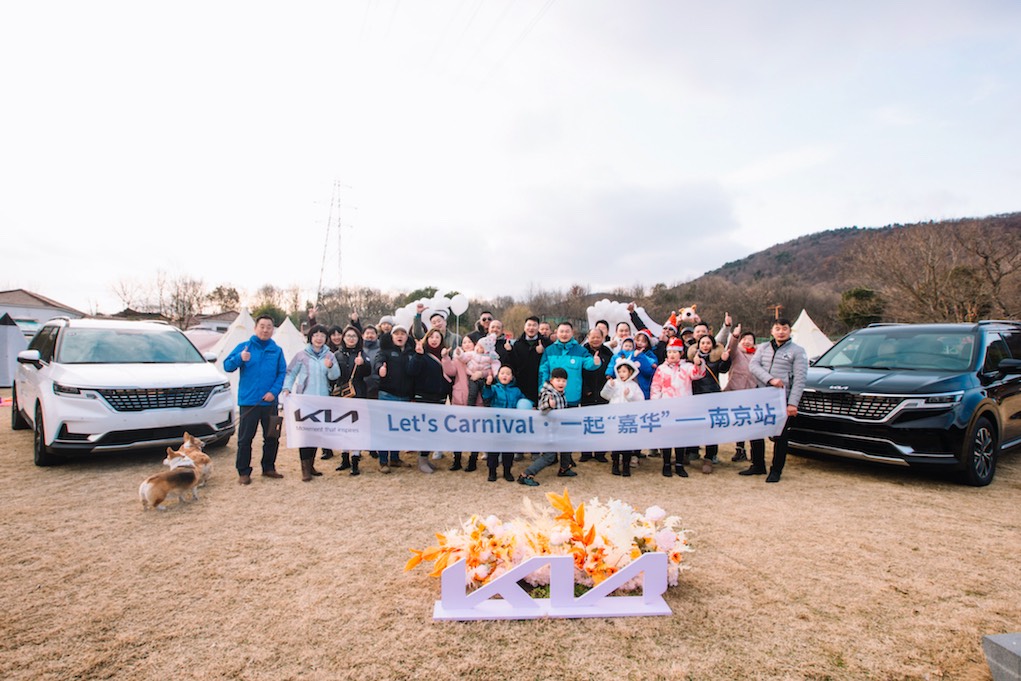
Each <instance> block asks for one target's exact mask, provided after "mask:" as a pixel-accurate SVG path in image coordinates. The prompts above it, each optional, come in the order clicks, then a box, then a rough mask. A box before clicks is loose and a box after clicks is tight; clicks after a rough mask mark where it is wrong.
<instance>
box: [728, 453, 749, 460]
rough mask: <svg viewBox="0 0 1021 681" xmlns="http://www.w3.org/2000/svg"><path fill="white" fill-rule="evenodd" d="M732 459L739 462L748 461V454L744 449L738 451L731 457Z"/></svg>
mask: <svg viewBox="0 0 1021 681" xmlns="http://www.w3.org/2000/svg"><path fill="white" fill-rule="evenodd" d="M730 460H731V461H734V462H737V461H747V460H748V455H747V454H745V453H744V450H740V451H738V453H737V454H735V455H734V456H732V457H730Z"/></svg>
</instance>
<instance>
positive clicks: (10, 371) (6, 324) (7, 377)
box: [0, 312, 28, 388]
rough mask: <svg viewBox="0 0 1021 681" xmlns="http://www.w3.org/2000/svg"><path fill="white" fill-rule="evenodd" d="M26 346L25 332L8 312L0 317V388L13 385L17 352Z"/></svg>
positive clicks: (16, 365) (16, 367) (16, 368)
mask: <svg viewBox="0 0 1021 681" xmlns="http://www.w3.org/2000/svg"><path fill="white" fill-rule="evenodd" d="M27 347H28V341H26V340H25V334H23V333H22V332H21V329H20V328H18V325H17V324H16V323H15V321H14V320H13V319H12V318H11V316H10V315H9V314H7V313H6V312H5V313H4V316H3V317H0V388H10V387H11V386H12V385H14V375H15V374H16V373H17V370H18V353H19V352H21V351H22V350H24V349H26V348H27Z"/></svg>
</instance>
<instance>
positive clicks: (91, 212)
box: [0, 0, 1021, 312]
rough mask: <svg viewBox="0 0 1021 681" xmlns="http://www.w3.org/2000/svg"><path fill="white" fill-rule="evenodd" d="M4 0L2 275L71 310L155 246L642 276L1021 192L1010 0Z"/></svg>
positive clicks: (243, 268) (103, 300)
mask: <svg viewBox="0 0 1021 681" xmlns="http://www.w3.org/2000/svg"><path fill="white" fill-rule="evenodd" d="M0 7H2V9H0V92H2V97H3V100H2V101H3V104H2V106H0V226H2V231H3V237H4V238H3V244H2V246H0V288H2V289H8V288H26V289H29V290H31V291H35V292H37V293H41V294H43V295H46V296H49V297H51V298H54V299H56V300H58V301H60V302H63V303H66V304H68V305H71V306H73V307H77V308H79V309H81V310H84V311H91V310H94V309H97V308H98V309H99V310H100V311H103V312H113V311H116V309H118V308H119V303H118V299H117V297H116V296H115V295H114V294H113V287H114V285H115V284H116V283H117V282H119V281H124V282H130V281H134V282H137V283H141V284H147V283H151V282H152V281H153V280H154V278H155V274H156V272H157V271H158V270H162V271H164V272H166V273H167V274H168V275H169V276H172V277H177V276H190V277H194V278H197V279H201V280H203V281H204V282H205V283H206V284H207V285H208V286H209V287H210V288H212V287H214V286H217V285H219V284H227V285H232V286H235V287H237V288H239V289H241V290H242V291H248V292H250V293H254V291H255V290H256V289H257V288H258V287H259V286H260V285H262V284H265V283H272V284H274V285H276V286H279V287H290V286H294V285H297V286H300V287H302V288H303V289H304V290H306V291H307V295H308V296H314V294H315V291H316V289H317V287H318V285H319V282H320V274H321V271H322V270H323V267H322V266H323V260H324V251H325V255H326V268H325V273H324V277H323V279H324V285H325V286H326V287H335V286H337V285H338V284H343V285H367V286H373V287H377V288H382V289H387V290H403V289H407V290H410V289H413V288H418V287H422V286H427V285H433V286H438V287H440V289H441V292H442V291H446V290H449V289H456V290H459V291H461V292H464V293H466V294H468V295H469V296H494V295H500V294H510V295H516V296H520V295H522V294H524V292H525V291H526V290H527V289H528V287H529V285H536V286H542V287H545V288H552V287H556V288H566V287H567V286H569V285H570V284H572V283H574V282H579V283H584V284H587V285H589V286H591V287H592V289H593V290H594V291H598V290H605V289H610V288H613V287H616V286H630V285H632V284H634V283H637V282H641V283H644V284H646V285H650V286H651V285H652V284H654V283H656V282H665V283H668V284H669V283H676V282H681V281H684V280H687V279H690V278H692V277H695V276H698V275H700V274H702V273H703V272H705V271H707V270H709V269H713V268H715V267H718V266H719V265H721V264H723V263H724V262H727V261H730V260H735V259H739V258H742V257H744V256H745V255H747V254H749V253H752V252H755V251H758V250H761V249H762V248H766V247H768V246H771V245H773V244H775V243H778V242H781V241H785V240H788V239H791V238H794V237H796V236H799V235H802V234H808V233H811V232H816V231H820V230H825V229H831V228H836V227H844V226H850V225H858V226H882V225H885V224H889V223H895V222H900V223H907V222H915V221H922V220H929V219H933V220H939V219H945V218H958V217H969V216H984V215H990V214H996V213H1004V212H1012V211H1016V210H1019V209H1021V201H1019V188H1021V154H1019V153H1018V151H1019V150H1021V132H1019V131H1021V116H1019V115H1018V112H1019V111H1021V82H1019V81H1021V40H1019V39H1018V36H1019V35H1021V3H1019V2H1017V1H1016V0H1003V1H1001V2H996V1H982V0H969V1H968V2H964V1H958V0H954V1H949V2H948V1H943V0H920V1H917V2H911V1H908V2H889V1H888V0H882V1H877V2H870V1H866V2H855V3H821V2H815V1H805V2H760V1H758V0H748V1H738V2H719V3H706V2H702V3H695V2H684V1H682V0H669V1H662V2H651V1H650V2H642V1H640V0H636V1H633V2H624V1H623V0H617V1H606V0H557V1H552V0H516V1H513V0H499V1H497V0H452V1H450V2H446V1H439V0H429V1H428V2H425V1H421V0H415V1H412V0H403V1H401V0H375V1H370V0H357V1H356V0H330V1H327V2H301V3H265V2H244V3H240V2H238V3H233V2H230V3H228V2H210V1H208V0H203V1H202V2H190V1H187V0H184V1H180V0H179V1H178V2H173V3H152V2H137V1H136V0H132V1H130V2H102V1H94V2H78V1H74V2H46V3H42V2H18V3H16V2H6V3H3V4H2V6H0ZM337 184H339V185H340V203H341V206H342V208H341V224H342V228H341V233H342V241H341V248H340V249H339V250H340V252H341V253H342V259H341V262H340V267H339V268H338V257H337V252H338V249H337V240H336V230H334V232H333V234H331V236H330V239H329V245H327V224H328V217H329V215H330V209H331V202H332V199H333V196H334V192H335V187H336V185H337ZM324 247H325V248H324Z"/></svg>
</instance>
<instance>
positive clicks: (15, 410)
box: [11, 386, 28, 430]
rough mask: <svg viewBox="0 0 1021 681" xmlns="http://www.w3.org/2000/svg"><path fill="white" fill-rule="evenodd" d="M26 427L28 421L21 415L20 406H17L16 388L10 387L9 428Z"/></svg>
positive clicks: (22, 428)
mask: <svg viewBox="0 0 1021 681" xmlns="http://www.w3.org/2000/svg"><path fill="white" fill-rule="evenodd" d="M26 428H28V421H26V420H25V417H24V416H22V415H21V407H19V406H18V388H17V387H15V386H12V387H11V430H25V429H26Z"/></svg>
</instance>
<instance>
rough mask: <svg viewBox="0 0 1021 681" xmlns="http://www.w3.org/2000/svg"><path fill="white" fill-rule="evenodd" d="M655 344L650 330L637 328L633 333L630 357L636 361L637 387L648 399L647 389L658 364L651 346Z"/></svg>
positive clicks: (650, 384)
mask: <svg viewBox="0 0 1021 681" xmlns="http://www.w3.org/2000/svg"><path fill="white" fill-rule="evenodd" d="M655 345H656V339H655V338H653V336H652V332H651V331H649V330H648V329H639V330H638V333H636V334H635V351H634V354H633V355H632V357H633V358H634V360H635V361H636V362H638V378H636V379H635V380H637V381H638V385H639V387H641V389H642V392H643V393H644V394H645V399H649V391H650V389H651V388H652V377H653V376H655V375H656V367H658V366H659V361H658V360H657V359H656V353H655V352H654V351H653V347H654V346H655Z"/></svg>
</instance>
